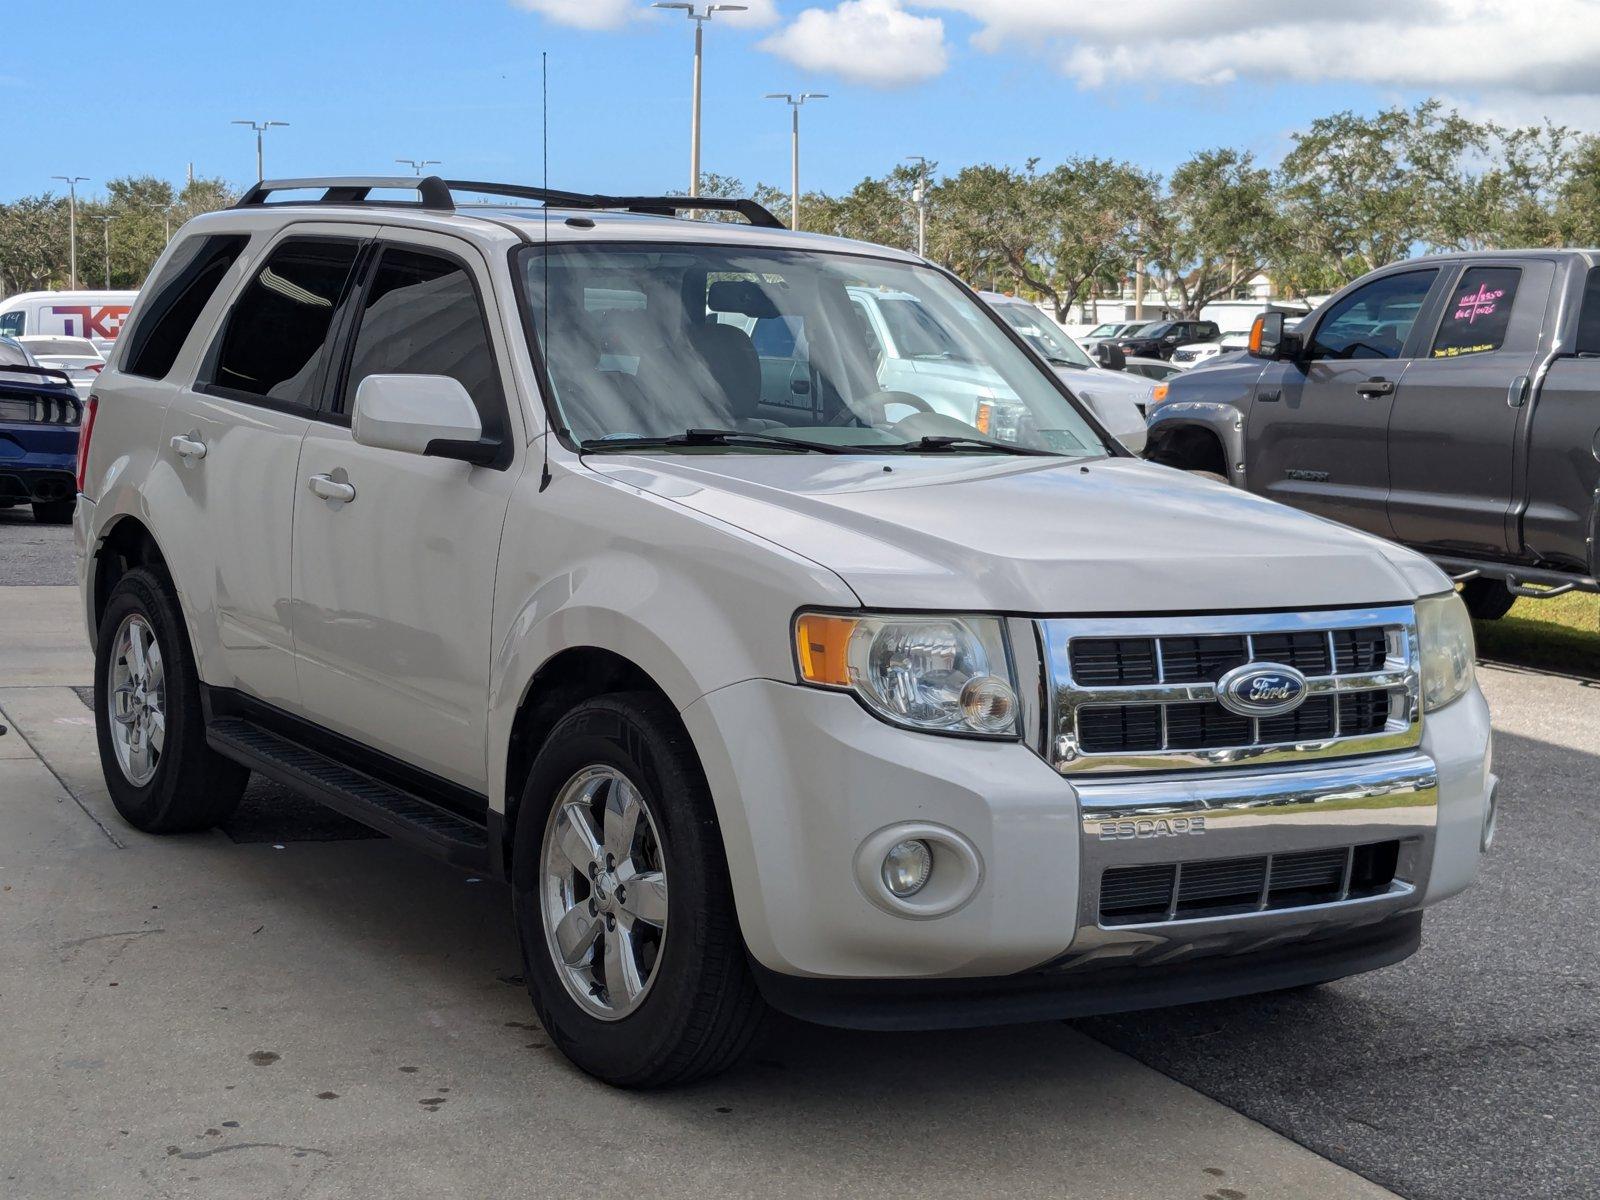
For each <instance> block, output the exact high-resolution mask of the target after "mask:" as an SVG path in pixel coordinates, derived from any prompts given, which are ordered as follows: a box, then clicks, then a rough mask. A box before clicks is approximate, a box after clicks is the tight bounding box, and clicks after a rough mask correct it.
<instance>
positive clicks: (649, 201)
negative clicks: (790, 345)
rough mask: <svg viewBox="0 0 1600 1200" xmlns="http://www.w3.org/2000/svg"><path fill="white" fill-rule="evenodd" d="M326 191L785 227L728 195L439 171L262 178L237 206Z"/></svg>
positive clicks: (327, 198)
mask: <svg viewBox="0 0 1600 1200" xmlns="http://www.w3.org/2000/svg"><path fill="white" fill-rule="evenodd" d="M318 188H321V189H322V196H321V197H320V198H319V199H317V200H315V201H312V202H311V203H316V204H397V203H405V202H404V201H388V200H368V199H367V197H368V195H369V194H370V193H371V192H372V191H373V189H375V188H383V189H386V190H394V191H405V192H416V193H417V196H418V203H419V204H420V206H421V207H422V208H424V209H426V210H428V211H429V212H454V211H456V204H455V200H454V199H453V198H452V196H451V193H452V192H477V193H478V194H480V195H484V196H508V197H512V198H514V199H518V200H537V201H539V202H540V203H541V204H544V205H545V206H546V207H549V208H588V209H608V208H610V209H620V210H622V211H625V212H635V213H648V214H650V215H653V216H660V217H671V216H676V215H677V214H678V213H680V212H727V213H735V214H737V215H738V216H741V217H743V218H744V219H745V220H746V221H749V222H750V224H752V225H755V226H758V227H760V228H762V229H785V228H787V226H785V225H784V223H783V222H782V221H780V220H778V218H777V217H775V216H773V215H772V213H770V212H769V211H767V209H766V208H765V207H763V206H762V205H760V204H757V203H756V202H755V201H754V200H742V199H731V198H729V197H725V196H602V195H594V194H591V193H589V192H563V191H558V190H556V189H554V188H541V187H526V186H524V185H522V184H518V183H487V182H484V181H482V180H473V179H441V178H439V176H437V175H424V176H420V177H418V176H415V175H351V176H343V177H340V176H330V177H326V178H320V179H263V180H262V181H261V182H259V183H257V184H255V185H253V186H252V187H251V188H250V190H249V191H247V192H246V193H245V194H244V195H243V196H241V197H240V198H239V200H238V202H237V203H236V204H234V207H235V208H256V207H259V206H261V205H264V204H266V203H268V197H270V196H271V195H272V193H273V192H289V191H314V190H316V189H318Z"/></svg>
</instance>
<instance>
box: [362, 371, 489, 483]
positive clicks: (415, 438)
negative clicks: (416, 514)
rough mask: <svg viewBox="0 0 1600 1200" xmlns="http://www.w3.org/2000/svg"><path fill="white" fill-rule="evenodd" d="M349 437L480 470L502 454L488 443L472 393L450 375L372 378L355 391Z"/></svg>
mask: <svg viewBox="0 0 1600 1200" xmlns="http://www.w3.org/2000/svg"><path fill="white" fill-rule="evenodd" d="M350 434H351V436H352V437H354V438H355V440H356V441H357V442H359V443H360V444H361V445H363V446H375V447H377V448H379V449H383V450H399V451H401V452H402V453H405V454H422V455H427V456H429V457H432V458H455V459H460V460H461V461H462V462H469V463H472V464H474V465H475V466H480V467H482V466H488V465H489V464H490V463H492V462H493V461H494V460H495V458H496V457H497V456H498V454H499V451H500V445H499V443H498V442H494V441H486V440H485V439H484V436H483V422H482V421H480V420H479V419H478V408H477V406H476V405H475V404H473V403H472V397H471V396H469V395H468V394H467V389H466V388H464V387H462V386H461V384H460V382H459V381H457V380H455V379H452V378H450V376H448V375H368V376H367V377H366V378H365V379H363V380H362V381H361V384H360V386H358V387H357V388H356V404H355V412H354V414H353V416H352V418H351V422H350Z"/></svg>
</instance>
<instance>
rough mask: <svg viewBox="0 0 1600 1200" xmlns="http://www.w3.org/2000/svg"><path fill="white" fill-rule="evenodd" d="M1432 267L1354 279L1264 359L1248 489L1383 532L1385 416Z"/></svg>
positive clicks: (1430, 297)
mask: <svg viewBox="0 0 1600 1200" xmlns="http://www.w3.org/2000/svg"><path fill="white" fill-rule="evenodd" d="M1439 277H1440V270H1439V268H1437V267H1419V268H1415V269H1411V270H1406V271H1400V272H1395V273H1392V274H1389V275H1384V276H1380V277H1379V278H1377V279H1374V280H1372V281H1371V282H1369V283H1365V284H1362V285H1361V286H1359V287H1357V288H1354V289H1353V290H1351V291H1349V292H1347V293H1346V294H1345V295H1343V296H1342V297H1340V298H1339V299H1337V300H1335V301H1334V302H1333V303H1332V304H1331V305H1330V306H1329V307H1328V309H1327V310H1326V311H1325V312H1324V313H1323V314H1322V316H1321V317H1320V318H1319V319H1318V321H1317V323H1316V325H1315V326H1314V327H1310V328H1309V332H1308V333H1307V334H1306V340H1305V342H1304V344H1303V349H1302V351H1301V353H1300V355H1299V356H1298V357H1296V358H1294V359H1284V360H1279V361H1276V362H1272V363H1269V364H1268V366H1267V368H1266V369H1265V370H1264V371H1263V372H1262V373H1261V378H1260V380H1259V381H1258V383H1257V384H1256V392H1255V399H1254V402H1253V406H1252V410H1251V414H1250V435H1249V437H1248V439H1247V441H1246V453H1245V477H1246V480H1247V484H1248V486H1249V488H1250V490H1251V491H1253V492H1259V493H1261V494H1262V495H1265V496H1270V497H1271V498H1272V499H1274V500H1280V501H1282V502H1283V503H1285V504H1292V505H1293V506H1294V507H1296V508H1301V509H1304V510H1306V511H1307V512H1313V513H1316V514H1318V515H1319V516H1324V517H1329V518H1331V519H1332V520H1335V521H1342V522H1344V523H1345V524H1347V525H1354V526H1356V527H1357V528H1359V529H1365V530H1368V531H1369V532H1372V533H1377V534H1381V535H1383V536H1384V537H1390V536H1392V530H1391V528H1390V525H1389V509H1388V499H1389V452H1388V431H1389V416H1390V413H1391V412H1392V410H1393V406H1394V397H1395V391H1396V389H1397V387H1398V385H1399V382H1400V379H1401V378H1402V376H1403V375H1404V374H1405V372H1406V371H1407V370H1408V369H1409V367H1410V365H1411V362H1412V360H1411V358H1409V357H1408V355H1410V354H1414V353H1416V350H1415V348H1414V342H1415V341H1416V340H1417V338H1416V337H1414V336H1413V327H1414V326H1415V325H1416V323H1417V319H1418V316H1419V315H1420V314H1422V313H1423V312H1424V311H1432V309H1431V308H1430V305H1432V304H1434V303H1435V295H1436V291H1437V289H1438V286H1439ZM1423 324H1424V326H1426V325H1427V324H1428V323H1427V322H1426V321H1424V322H1423ZM1301 328H1302V331H1305V330H1306V329H1307V326H1302V327H1301Z"/></svg>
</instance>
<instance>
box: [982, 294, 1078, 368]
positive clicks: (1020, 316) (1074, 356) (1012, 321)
mask: <svg viewBox="0 0 1600 1200" xmlns="http://www.w3.org/2000/svg"><path fill="white" fill-rule="evenodd" d="M995 311H996V312H997V313H999V314H1000V315H1001V317H1003V318H1004V319H1005V321H1006V324H1008V325H1010V326H1011V328H1013V329H1015V330H1016V331H1017V332H1018V333H1020V334H1021V335H1022V336H1023V337H1024V338H1026V339H1027V340H1028V342H1029V344H1031V345H1032V346H1033V348H1034V349H1035V350H1037V351H1038V352H1039V353H1040V354H1041V355H1043V356H1044V357H1045V358H1047V359H1049V360H1050V361H1052V362H1056V363H1065V364H1066V365H1068V366H1071V367H1092V366H1094V361H1093V360H1092V359H1090V357H1089V356H1088V355H1087V354H1085V353H1084V352H1083V351H1082V350H1081V349H1079V348H1078V343H1077V342H1075V341H1073V340H1072V339H1071V338H1069V337H1068V336H1067V335H1066V334H1065V333H1063V332H1062V331H1061V328H1060V327H1059V326H1058V325H1057V324H1056V323H1055V322H1054V321H1052V320H1051V319H1050V318H1049V317H1047V316H1045V315H1044V314H1043V313H1042V312H1040V311H1039V310H1038V309H1037V308H1035V307H1034V306H1033V305H1031V304H997V305H995Z"/></svg>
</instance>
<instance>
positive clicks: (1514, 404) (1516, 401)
mask: <svg viewBox="0 0 1600 1200" xmlns="http://www.w3.org/2000/svg"><path fill="white" fill-rule="evenodd" d="M1531 382H1532V380H1530V379H1529V378H1528V377H1527V376H1526V375H1518V376H1517V377H1516V378H1515V379H1513V380H1512V381H1511V386H1510V387H1508V388H1507V389H1506V407H1507V408H1521V407H1522V405H1523V402H1524V401H1526V400H1527V398H1528V384H1530V383H1531Z"/></svg>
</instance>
